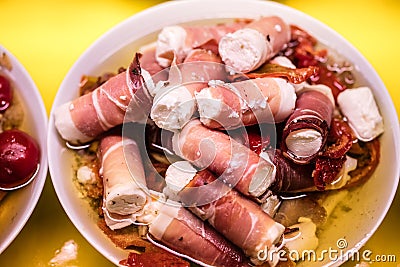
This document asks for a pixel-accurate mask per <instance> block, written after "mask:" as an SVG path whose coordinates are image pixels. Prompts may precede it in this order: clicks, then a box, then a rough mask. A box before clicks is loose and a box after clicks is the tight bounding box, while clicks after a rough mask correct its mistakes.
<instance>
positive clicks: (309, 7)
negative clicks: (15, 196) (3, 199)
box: [0, 0, 400, 267]
mask: <svg viewBox="0 0 400 267" xmlns="http://www.w3.org/2000/svg"><path fill="white" fill-rule="evenodd" d="M160 2H162V1H133V0H131V1H128V0H114V1H110V0H109V1H106V0H96V1H92V0H88V1H85V0H72V1H66V0H61V1H57V0H53V1H46V0H37V1H23V0H0V44H1V45H3V46H4V47H5V48H7V49H8V50H9V51H10V52H11V53H13V54H14V55H15V56H16V57H17V58H18V59H19V60H20V62H21V63H22V64H23V65H24V66H25V67H26V69H27V70H28V72H29V73H30V74H31V76H32V78H33V80H34V82H35V83H36V85H37V86H38V88H39V90H40V93H41V95H42V97H43V99H44V103H45V105H46V109H47V112H48V113H49V112H50V109H51V105H52V102H53V99H54V97H55V95H56V93H57V89H58V87H59V85H60V83H61V82H62V80H63V78H64V76H65V75H66V73H67V72H68V70H69V69H70V67H71V66H72V64H73V63H74V62H75V61H76V60H77V59H78V57H79V56H80V55H81V54H82V53H83V52H84V50H86V49H87V48H88V47H89V46H90V45H91V44H92V43H93V42H94V41H95V40H96V39H97V38H99V37H100V36H101V35H102V34H103V33H104V32H106V31H108V30H109V29H111V28H112V27H113V26H115V25H116V24H117V23H119V22H121V21H123V20H124V19H126V18H128V17H129V16H131V15H133V14H135V13H136V12H138V11H141V10H143V9H145V8H147V7H150V6H152V5H155V4H157V3H160ZM280 2H281V3H283V4H286V5H289V6H292V7H294V8H297V9H299V10H301V11H303V12H305V13H307V14H309V15H311V16H313V17H315V18H317V19H319V20H321V21H322V22H323V23H325V24H327V25H328V26H330V27H331V28H333V29H334V30H336V31H337V32H339V33H340V34H341V35H342V36H344V37H345V38H346V39H347V40H349V41H350V42H351V43H352V44H353V45H354V46H355V47H356V48H358V49H359V50H360V52H361V53H362V54H363V55H364V56H365V57H366V58H367V60H368V61H369V62H370V63H371V64H372V66H373V67H374V68H375V69H376V71H377V72H378V74H379V75H380V77H381V79H382V80H383V82H384V84H385V85H386V87H387V89H388V91H389V93H390V95H391V97H392V99H393V102H394V104H395V107H396V110H397V113H398V114H400V90H399V88H398V86H399V78H400V75H399V73H400V71H399V69H400V66H399V64H400V52H399V49H400V1H397V0H383V1H377V0H375V1H363V0H356V1H351V0H347V1H345V0H336V1H325V0H318V1H315V0H313V1H311V0H297V1H296V0H293V1H292V0H286V1H280ZM140 26H142V27H143V26H145V25H140ZM71 90H73V88H72V89H71ZM382 182H384V181H382ZM399 205H400V195H399V194H397V197H396V199H395V202H394V203H393V205H392V207H391V209H390V211H389V214H388V216H387V217H386V219H385V220H384V222H383V224H382V225H381V227H380V228H379V229H378V231H377V232H376V234H375V235H374V236H373V237H372V238H371V239H370V241H369V242H368V243H367V244H366V246H365V247H364V248H363V249H370V250H371V251H372V252H373V253H374V254H396V256H397V263H386V264H383V263H381V264H377V263H374V264H373V266H396V265H397V264H400V230H399V229H398V227H397V226H398V225H399V220H400V209H399ZM0 231H1V229H0ZM70 239H74V240H75V241H76V242H77V243H78V245H79V250H78V265H79V266H97V267H101V266H112V264H111V263H110V262H108V261H107V260H106V259H105V258H103V257H102V256H101V255H100V254H99V253H98V252H97V251H96V250H94V249H93V248H92V247H91V246H90V245H89V244H88V243H87V242H86V240H85V239H83V237H82V236H81V235H80V234H79V232H78V231H77V230H76V229H75V228H74V226H73V225H72V223H71V222H70V221H69V219H68V217H67V216H66V215H65V213H64V212H63V210H62V207H61V206H60V204H59V202H58V200H57V197H56V195H55V192H54V190H53V187H52V185H51V180H50V177H48V179H47V182H46V185H45V189H44V192H43V194H42V196H41V199H40V201H39V204H38V206H37V208H36V209H35V211H34V213H33V215H32V217H31V218H30V220H29V221H28V223H27V225H26V226H25V228H24V229H23V230H22V232H21V233H20V235H19V236H18V237H17V239H16V240H15V241H14V242H13V243H12V244H11V246H10V247H9V248H8V249H7V250H6V251H5V252H3V254H2V255H0V266H7V267H8V266H47V263H48V261H49V260H50V259H51V258H52V257H53V255H54V252H55V250H56V249H57V248H59V247H61V246H62V244H63V243H64V242H65V241H67V240H70ZM354 265H355V263H354V262H353V263H348V264H346V266H354ZM397 266H400V265H397Z"/></svg>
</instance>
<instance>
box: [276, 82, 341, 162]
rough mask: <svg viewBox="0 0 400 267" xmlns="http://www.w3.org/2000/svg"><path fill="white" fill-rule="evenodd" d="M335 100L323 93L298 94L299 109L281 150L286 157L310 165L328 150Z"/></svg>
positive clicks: (290, 123) (286, 128)
mask: <svg viewBox="0 0 400 267" xmlns="http://www.w3.org/2000/svg"><path fill="white" fill-rule="evenodd" d="M327 90H329V92H330V89H329V88H328V89H327ZM332 99H333V97H332V98H330V97H328V96H327V94H325V93H323V92H322V91H320V90H305V91H301V92H300V93H299V94H298V96H297V101H296V108H295V110H294V112H293V114H292V115H291V116H290V117H289V119H288V120H287V122H286V124H285V128H284V129H283V135H282V143H281V149H282V152H283V154H284V155H285V156H286V157H288V158H290V159H291V160H293V161H294V162H296V163H298V164H307V163H310V162H311V161H312V160H313V159H315V158H316V156H317V155H318V153H319V152H320V151H321V150H322V149H323V148H324V146H325V144H326V141H327V137H328V133H329V127H330V124H331V120H332V115H333V110H334V102H332V101H333V100H332Z"/></svg>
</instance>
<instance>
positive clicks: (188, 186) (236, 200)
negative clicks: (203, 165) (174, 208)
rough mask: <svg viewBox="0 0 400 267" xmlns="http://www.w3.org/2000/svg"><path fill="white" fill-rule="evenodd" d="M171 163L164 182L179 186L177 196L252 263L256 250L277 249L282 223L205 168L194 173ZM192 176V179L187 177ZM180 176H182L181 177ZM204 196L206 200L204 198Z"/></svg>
mask: <svg viewBox="0 0 400 267" xmlns="http://www.w3.org/2000/svg"><path fill="white" fill-rule="evenodd" d="M176 164H177V163H174V164H172V165H170V166H169V168H168V169H167V172H166V182H167V186H169V185H172V186H173V187H180V188H182V190H180V191H179V192H176V194H177V195H178V196H179V200H180V201H182V203H183V204H184V205H187V206H188V207H189V209H190V210H191V211H192V212H193V213H194V214H196V215H197V216H198V217H199V218H201V219H202V220H204V221H207V222H208V223H210V225H211V226H213V227H214V228H215V229H216V230H217V231H218V232H220V233H221V234H222V235H223V236H224V237H225V238H227V239H228V240H230V241H231V242H232V243H233V244H235V245H236V246H238V247H239V248H241V249H242V250H243V251H244V253H245V254H246V256H248V257H250V260H251V261H252V262H253V263H254V264H257V265H259V264H261V263H263V262H264V261H261V260H260V259H259V257H258V256H259V253H260V251H268V252H272V251H273V250H277V248H276V247H275V244H276V243H277V242H278V241H279V240H280V238H281V236H282V234H283V232H284V230H285V227H284V226H283V225H281V224H279V223H277V222H275V221H274V220H273V219H272V218H271V217H270V216H269V215H268V214H266V213H265V212H264V211H263V210H262V209H261V208H260V206H259V205H257V204H256V203H255V202H253V201H251V200H249V199H247V198H245V197H244V196H243V195H241V194H239V193H238V192H237V191H236V190H234V189H233V190H232V189H231V188H229V187H228V186H227V185H225V184H224V183H222V182H221V181H219V180H217V179H216V178H215V176H214V175H213V174H212V173H211V172H210V171H208V170H201V171H199V172H197V173H195V174H194V175H191V174H192V172H190V167H189V173H188V172H187V171H188V170H187V168H182V165H183V164H178V166H175V165H176ZM188 174H189V177H190V176H192V179H187V178H188V177H187V176H188ZM182 177H185V178H183V179H182ZM205 200H206V201H207V202H205Z"/></svg>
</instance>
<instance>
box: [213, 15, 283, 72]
mask: <svg viewBox="0 0 400 267" xmlns="http://www.w3.org/2000/svg"><path fill="white" fill-rule="evenodd" d="M289 41H290V27H289V25H288V24H287V23H286V22H284V21H283V20H282V19H281V18H279V17H276V16H272V17H261V18H260V19H258V20H254V21H252V22H251V23H249V24H247V25H246V26H245V27H244V28H243V29H239V30H237V31H235V32H234V33H229V34H226V35H225V36H224V37H222V38H221V40H220V42H219V46H218V51H219V54H220V55H221V57H222V60H223V61H224V62H225V64H226V65H227V66H229V67H231V68H232V69H233V70H235V71H238V72H242V73H247V72H250V71H252V70H255V69H257V68H258V67H260V66H261V65H262V64H263V63H265V62H266V61H267V60H268V59H271V58H272V57H273V56H275V55H276V54H277V53H278V52H279V51H280V50H281V49H283V48H284V47H285V45H286V44H287V43H288V42H289Z"/></svg>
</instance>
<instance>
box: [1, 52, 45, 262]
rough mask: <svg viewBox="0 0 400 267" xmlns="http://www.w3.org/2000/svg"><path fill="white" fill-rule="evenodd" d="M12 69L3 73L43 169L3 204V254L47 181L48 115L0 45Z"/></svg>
mask: <svg viewBox="0 0 400 267" xmlns="http://www.w3.org/2000/svg"><path fill="white" fill-rule="evenodd" d="M2 53H5V54H6V55H7V57H8V59H9V61H10V63H11V65H12V69H11V71H8V70H5V69H2V72H3V73H4V74H5V75H6V76H7V77H8V78H9V79H10V80H11V83H12V84H13V87H14V88H15V89H16V90H15V91H14V92H15V94H17V95H18V97H19V98H20V100H21V102H22V105H23V107H24V116H25V117H24V122H23V125H22V127H21V129H22V130H24V131H26V132H27V133H29V134H30V135H31V136H32V137H33V138H35V140H36V141H37V142H38V145H39V147H40V168H39V171H38V173H37V175H36V178H35V179H34V180H33V181H32V182H31V183H30V184H29V185H27V186H25V187H23V188H21V189H18V190H15V191H11V192H9V193H8V194H7V196H6V197H5V198H4V199H3V200H2V201H1V202H0V229H1V231H0V254H1V253H2V252H3V251H4V250H5V249H6V248H7V247H8V245H10V243H11V242H12V241H13V240H14V239H15V237H16V236H17V235H18V233H19V232H20V231H21V230H22V228H23V227H24V225H25V223H26V222H27V221H28V219H29V217H30V216H31V214H32V212H33V210H34V209H35V207H36V204H37V202H38V200H39V197H40V195H41V193H42V190H43V186H44V183H45V181H46V177H47V170H48V162H47V149H46V145H47V139H46V132H47V113H46V109H45V107H44V103H43V100H42V97H41V95H40V93H39V90H38V89H37V87H36V85H35V83H34V82H33V80H32V78H31V77H30V76H29V74H28V72H27V71H26V70H25V68H24V67H23V66H22V65H21V63H20V62H18V60H17V59H16V58H15V57H14V56H13V55H12V54H11V53H10V52H9V51H7V50H6V49H5V48H4V47H2V46H1V45H0V54H2Z"/></svg>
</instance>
